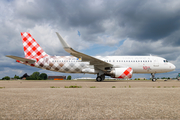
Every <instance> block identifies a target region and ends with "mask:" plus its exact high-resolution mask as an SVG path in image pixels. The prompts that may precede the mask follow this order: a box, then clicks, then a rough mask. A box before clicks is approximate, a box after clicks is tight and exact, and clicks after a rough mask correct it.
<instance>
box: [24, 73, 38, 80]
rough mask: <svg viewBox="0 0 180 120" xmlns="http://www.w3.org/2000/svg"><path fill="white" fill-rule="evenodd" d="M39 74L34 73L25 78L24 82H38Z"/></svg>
mask: <svg viewBox="0 0 180 120" xmlns="http://www.w3.org/2000/svg"><path fill="white" fill-rule="evenodd" d="M39 75H40V73H39V72H34V73H33V74H32V75H30V76H29V77H27V78H26V80H40V77H39Z"/></svg>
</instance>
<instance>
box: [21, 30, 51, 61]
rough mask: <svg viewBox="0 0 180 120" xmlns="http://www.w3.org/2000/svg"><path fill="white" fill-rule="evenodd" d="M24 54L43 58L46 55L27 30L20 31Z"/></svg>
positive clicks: (27, 56) (29, 56) (28, 56)
mask: <svg viewBox="0 0 180 120" xmlns="http://www.w3.org/2000/svg"><path fill="white" fill-rule="evenodd" d="M21 37H22V40H23V47H24V54H25V57H26V58H43V57H45V56H48V55H47V54H46V53H45V52H44V50H43V49H42V48H41V47H40V45H39V44H38V43H37V42H36V41H35V39H34V38H33V37H32V36H31V34H30V33H28V32H22V33H21Z"/></svg>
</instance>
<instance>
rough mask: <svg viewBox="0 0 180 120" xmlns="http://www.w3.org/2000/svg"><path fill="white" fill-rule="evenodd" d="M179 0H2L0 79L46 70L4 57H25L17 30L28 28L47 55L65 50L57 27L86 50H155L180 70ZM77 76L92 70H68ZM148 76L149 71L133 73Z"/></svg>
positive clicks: (172, 74)
mask: <svg viewBox="0 0 180 120" xmlns="http://www.w3.org/2000/svg"><path fill="white" fill-rule="evenodd" d="M179 6H180V1H179V0H62V1H61V0H1V1H0V28H1V29H0V41H1V44H0V78H2V77H4V76H10V77H14V75H15V74H16V75H18V76H22V75H23V74H24V73H28V74H29V75H31V74H32V73H33V72H35V71H39V72H41V73H42V72H45V73H47V74H48V75H66V76H67V75H69V74H64V73H58V72H50V71H46V70H42V69H38V68H34V67H29V66H25V65H22V64H19V63H16V62H15V60H12V59H10V58H7V57H5V56H6V55H15V56H20V57H24V52H23V46H22V39H21V35H20V32H30V33H31V34H32V36H33V37H34V38H35V40H36V41H37V42H38V43H39V44H40V46H41V47H42V48H43V49H44V50H45V51H46V53H48V54H49V55H59V56H61V55H69V53H67V52H65V51H64V49H63V48H62V45H61V44H60V42H59V40H58V38H57V36H56V34H55V32H59V33H60V34H61V36H62V37H63V38H64V39H65V40H66V41H67V42H68V44H69V45H70V46H72V47H73V48H74V49H75V50H78V51H80V52H83V53H85V54H88V55H93V56H95V55H103V56H104V55H150V54H151V55H156V56H160V57H164V58H166V59H167V60H169V61H170V62H172V63H173V64H175V65H176V71H174V72H170V73H164V74H157V75H156V77H163V76H165V77H168V76H169V77H176V75H177V73H178V72H179V71H180V62H179V61H180V7H179ZM70 75H72V77H73V78H76V77H96V76H92V75H88V74H86V75H83V74H70ZM135 77H146V78H149V77H150V74H140V75H136V74H135V75H134V77H133V78H135Z"/></svg>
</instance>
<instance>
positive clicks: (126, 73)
mask: <svg viewBox="0 0 180 120" xmlns="http://www.w3.org/2000/svg"><path fill="white" fill-rule="evenodd" d="M125 77H127V78H131V77H132V68H131V67H128V68H127V69H126V70H125V71H124V72H123V73H122V74H121V75H120V76H119V77H118V78H125Z"/></svg>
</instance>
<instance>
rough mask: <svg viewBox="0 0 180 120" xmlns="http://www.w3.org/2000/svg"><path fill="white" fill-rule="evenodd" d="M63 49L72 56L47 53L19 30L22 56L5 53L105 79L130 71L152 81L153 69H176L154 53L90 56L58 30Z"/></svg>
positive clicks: (35, 64)
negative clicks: (153, 54) (70, 44)
mask: <svg viewBox="0 0 180 120" xmlns="http://www.w3.org/2000/svg"><path fill="white" fill-rule="evenodd" d="M56 34H57V37H58V38H59V40H60V42H61V44H62V46H63V48H64V50H65V51H66V52H68V53H70V54H71V55H72V56H50V55H48V54H47V53H46V52H45V51H44V50H43V49H42V48H41V47H40V45H39V44H38V43H37V42H36V40H35V39H34V38H33V37H32V36H31V34H30V33H28V32H21V37H22V40H23V47H24V53H25V57H24V58H22V57H17V56H12V55H7V56H6V57H9V58H12V59H15V60H16V62H18V63H22V64H25V65H28V66H32V67H37V68H41V69H45V70H50V71H56V72H62V73H84V74H85V73H88V74H97V77H96V81H97V82H100V81H103V80H105V76H110V77H112V78H119V79H130V78H132V75H133V74H140V73H142V74H151V76H152V81H153V82H155V81H156V80H157V79H156V78H155V74H156V73H166V72H170V71H174V70H175V68H176V67H175V65H173V64H172V63H170V62H168V61H167V60H166V59H165V58H162V57H157V56H151V55H150V56H90V55H86V54H84V53H81V52H78V51H76V50H74V49H73V48H71V47H70V46H69V45H68V44H67V43H66V41H65V40H64V39H63V38H62V37H61V35H60V34H59V33H57V32H56Z"/></svg>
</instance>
